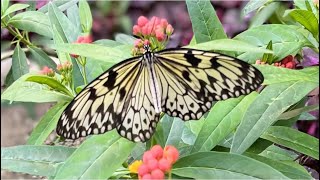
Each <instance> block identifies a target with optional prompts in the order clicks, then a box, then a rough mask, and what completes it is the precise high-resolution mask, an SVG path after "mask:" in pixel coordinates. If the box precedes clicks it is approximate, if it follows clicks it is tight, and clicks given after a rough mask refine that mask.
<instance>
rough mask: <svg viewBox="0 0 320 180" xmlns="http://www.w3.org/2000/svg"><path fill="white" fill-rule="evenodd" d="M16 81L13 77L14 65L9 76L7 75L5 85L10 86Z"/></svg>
mask: <svg viewBox="0 0 320 180" xmlns="http://www.w3.org/2000/svg"><path fill="white" fill-rule="evenodd" d="M13 82H14V79H13V75H12V67H11V68H10V70H9V72H8V74H7V76H6V79H5V81H4V85H5V87H8V86H10V85H11V84H12V83H13Z"/></svg>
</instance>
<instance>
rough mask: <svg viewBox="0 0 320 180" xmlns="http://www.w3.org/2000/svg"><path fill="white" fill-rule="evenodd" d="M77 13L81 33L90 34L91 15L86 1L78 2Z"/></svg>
mask: <svg viewBox="0 0 320 180" xmlns="http://www.w3.org/2000/svg"><path fill="white" fill-rule="evenodd" d="M79 12H80V22H81V28H82V32H84V33H90V31H91V28H92V15H91V10H90V6H89V4H88V2H87V1H86V0H80V1H79Z"/></svg>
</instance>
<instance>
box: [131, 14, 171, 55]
mask: <svg viewBox="0 0 320 180" xmlns="http://www.w3.org/2000/svg"><path fill="white" fill-rule="evenodd" d="M172 33H173V27H172V25H171V24H169V23H168V21H167V20H166V19H163V18H162V19H160V18H158V17H155V16H154V17H152V18H151V19H150V20H149V19H148V18H146V17H144V16H140V17H139V18H138V21H137V24H136V25H134V26H133V34H134V35H136V36H138V37H139V38H140V40H141V42H145V40H147V41H148V42H149V44H148V45H150V46H151V48H152V49H153V48H158V49H159V50H161V49H164V47H165V45H166V43H167V41H168V39H169V38H170V36H171V35H172ZM136 45H139V42H138V41H137V43H135V48H134V49H133V55H138V54H142V53H143V49H142V51H141V47H140V46H136Z"/></svg>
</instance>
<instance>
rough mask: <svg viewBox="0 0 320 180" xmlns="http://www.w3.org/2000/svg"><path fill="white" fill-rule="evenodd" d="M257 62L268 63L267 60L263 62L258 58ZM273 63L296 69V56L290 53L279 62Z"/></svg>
mask: <svg viewBox="0 0 320 180" xmlns="http://www.w3.org/2000/svg"><path fill="white" fill-rule="evenodd" d="M256 64H266V62H263V61H261V60H257V61H256ZM272 65H274V66H277V67H284V68H288V69H295V68H296V65H297V63H296V62H295V60H294V57H293V56H292V55H288V56H287V57H285V58H283V59H282V60H281V61H279V62H275V63H273V64H272Z"/></svg>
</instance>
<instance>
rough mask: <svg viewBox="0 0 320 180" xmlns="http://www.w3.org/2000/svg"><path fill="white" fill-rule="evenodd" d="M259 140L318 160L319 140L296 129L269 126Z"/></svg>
mask: <svg viewBox="0 0 320 180" xmlns="http://www.w3.org/2000/svg"><path fill="white" fill-rule="evenodd" d="M261 138H264V139H267V140H269V141H272V142H274V143H277V144H279V145H282V146H285V147H288V148H291V149H293V150H295V151H297V152H300V153H302V154H306V155H308V156H311V157H313V158H315V159H317V160H319V140H318V139H317V138H315V137H312V136H310V135H308V134H306V133H303V132H300V131H298V130H296V129H293V128H290V127H283V126H271V127H269V128H268V129H267V130H266V131H265V132H264V133H263V134H262V136H261Z"/></svg>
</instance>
